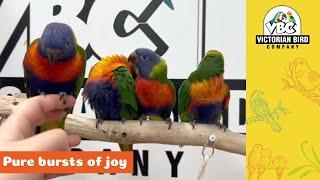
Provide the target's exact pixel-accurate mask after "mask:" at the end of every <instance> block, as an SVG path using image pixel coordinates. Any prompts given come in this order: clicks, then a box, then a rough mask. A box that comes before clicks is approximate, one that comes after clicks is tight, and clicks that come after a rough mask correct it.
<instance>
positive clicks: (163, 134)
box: [0, 94, 246, 155]
mask: <svg viewBox="0 0 320 180" xmlns="http://www.w3.org/2000/svg"><path fill="white" fill-rule="evenodd" d="M25 99H26V97H25V96H24V95H21V94H17V95H14V96H1V97H0V116H5V117H6V116H8V115H10V114H11V113H12V110H13V108H14V107H15V106H16V105H17V104H19V103H21V102H22V101H24V100H25ZM65 131H66V132H67V133H69V134H78V135H80V136H81V137H82V138H86V139H91V140H99V141H107V142H116V143H122V144H138V143H144V144H146V143H158V144H171V145H187V146H188V145H190V146H203V145H204V144H205V143H206V141H207V140H208V138H209V136H210V135H212V134H214V135H215V136H216V141H215V148H217V149H220V150H223V151H227V152H231V153H236V154H241V155H245V154H246V140H245V139H246V136H245V135H242V134H238V133H234V132H232V131H230V130H227V131H226V132H224V130H223V129H219V128H218V127H217V126H214V125H202V124H197V125H196V126H195V128H194V129H192V126H191V125H190V124H189V123H173V125H172V128H171V129H170V130H169V129H168V125H167V124H165V122H164V121H147V122H145V123H143V124H142V125H141V126H140V123H139V121H133V120H128V121H126V122H125V123H124V124H122V123H121V121H104V122H103V124H102V125H100V127H99V129H96V120H95V119H90V118H84V117H79V116H75V115H72V114H69V115H68V116H67V118H66V121H65Z"/></svg>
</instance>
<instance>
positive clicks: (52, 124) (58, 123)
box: [39, 116, 67, 133]
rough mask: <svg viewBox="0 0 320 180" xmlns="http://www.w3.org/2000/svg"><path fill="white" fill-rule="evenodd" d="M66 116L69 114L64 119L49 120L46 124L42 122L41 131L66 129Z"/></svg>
mask: <svg viewBox="0 0 320 180" xmlns="http://www.w3.org/2000/svg"><path fill="white" fill-rule="evenodd" d="M66 117H67V116H65V117H64V118H62V119H58V120H54V121H49V122H47V123H45V124H42V125H41V126H40V132H39V133H41V132H44V131H47V130H50V129H56V128H61V129H64V121H65V119H66Z"/></svg>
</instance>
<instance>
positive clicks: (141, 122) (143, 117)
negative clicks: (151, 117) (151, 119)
mask: <svg viewBox="0 0 320 180" xmlns="http://www.w3.org/2000/svg"><path fill="white" fill-rule="evenodd" d="M147 120H148V117H147V116H146V115H145V114H144V115H142V116H141V117H140V118H139V121H140V126H141V125H142V124H143V122H146V121H147Z"/></svg>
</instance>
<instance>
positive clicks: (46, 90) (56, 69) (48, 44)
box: [23, 23, 86, 131]
mask: <svg viewBox="0 0 320 180" xmlns="http://www.w3.org/2000/svg"><path fill="white" fill-rule="evenodd" d="M85 66H86V53H85V51H84V50H83V48H81V47H80V46H79V45H78V44H77V41H76V38H75V35H74V33H73V31H72V29H71V28H70V27H69V26H68V25H66V24H63V23H50V24H48V25H47V26H46V27H45V29H44V31H43V33H42V35H41V37H40V38H39V39H36V40H34V41H33V42H32V43H31V45H30V46H29V47H28V50H27V52H26V54H25V57H24V61H23V68H24V78H25V86H26V91H27V96H28V97H32V96H37V95H40V94H43V95H46V94H59V95H60V99H61V100H63V101H64V102H65V100H66V97H67V95H72V96H74V97H77V95H78V94H79V91H80V89H81V88H82V86H83V80H84V73H85ZM58 127H60V128H63V127H64V119H62V120H59V121H52V122H50V123H47V124H44V125H42V126H41V131H43V130H47V129H52V128H58Z"/></svg>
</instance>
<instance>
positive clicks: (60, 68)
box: [24, 43, 85, 83]
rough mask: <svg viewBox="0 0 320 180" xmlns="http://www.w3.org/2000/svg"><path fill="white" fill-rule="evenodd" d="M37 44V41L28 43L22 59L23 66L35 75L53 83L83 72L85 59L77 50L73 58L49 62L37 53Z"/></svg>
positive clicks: (71, 78)
mask: <svg viewBox="0 0 320 180" xmlns="http://www.w3.org/2000/svg"><path fill="white" fill-rule="evenodd" d="M38 45H39V44H38V43H33V44H31V45H30V48H29V50H28V52H27V54H26V57H25V60H24V67H25V68H26V69H28V70H29V71H31V72H32V73H33V74H35V75H36V76H37V77H39V78H41V79H43V80H47V81H51V82H55V83H63V82H69V81H72V80H75V79H77V78H78V77H79V76H80V75H81V74H82V73H83V71H84V62H85V60H84V59H83V58H82V57H81V55H80V54H79V53H78V52H77V54H76V56H75V57H74V58H73V59H71V60H69V61H67V62H59V61H58V62H56V63H55V64H50V62H49V61H48V60H46V59H45V58H44V57H42V56H41V55H40V54H39V53H38Z"/></svg>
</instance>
